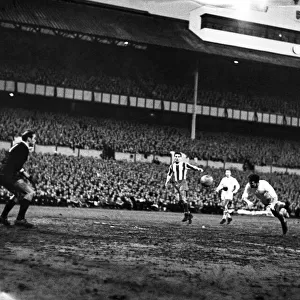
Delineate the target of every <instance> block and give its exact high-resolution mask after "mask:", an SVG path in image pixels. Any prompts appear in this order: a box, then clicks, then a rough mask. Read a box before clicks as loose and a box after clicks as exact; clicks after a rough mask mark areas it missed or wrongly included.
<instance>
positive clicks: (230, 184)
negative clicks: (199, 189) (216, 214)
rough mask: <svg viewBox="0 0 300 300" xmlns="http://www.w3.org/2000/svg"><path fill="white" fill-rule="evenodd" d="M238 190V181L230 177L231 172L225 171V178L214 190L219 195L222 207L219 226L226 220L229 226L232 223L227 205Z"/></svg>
mask: <svg viewBox="0 0 300 300" xmlns="http://www.w3.org/2000/svg"><path fill="white" fill-rule="evenodd" d="M239 189H240V184H239V183H238V181H237V180H236V179H235V178H234V177H232V176H231V171H230V170H226V171H225V177H223V178H222V180H221V181H220V184H219V185H218V187H217V188H216V192H217V193H221V194H220V196H221V200H222V205H223V207H224V210H223V217H222V220H221V222H220V224H224V223H225V222H226V220H227V224H230V223H231V221H232V217H231V215H230V213H229V211H228V205H229V204H230V202H231V201H232V199H233V195H235V194H236V193H237V192H238V190H239Z"/></svg>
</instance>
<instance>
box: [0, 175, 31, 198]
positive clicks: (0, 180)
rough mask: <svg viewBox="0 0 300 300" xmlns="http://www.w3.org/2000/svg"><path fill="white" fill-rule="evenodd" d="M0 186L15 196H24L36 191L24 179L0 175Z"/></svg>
mask: <svg viewBox="0 0 300 300" xmlns="http://www.w3.org/2000/svg"><path fill="white" fill-rule="evenodd" d="M0 185H2V186H3V187H4V188H6V189H7V190H8V191H9V192H11V193H12V194H14V195H15V196H24V195H26V194H28V193H31V192H33V191H34V189H33V188H32V186H31V185H30V184H29V183H28V182H27V181H26V180H24V179H21V178H20V179H15V180H14V179H10V178H6V177H5V176H1V175H0Z"/></svg>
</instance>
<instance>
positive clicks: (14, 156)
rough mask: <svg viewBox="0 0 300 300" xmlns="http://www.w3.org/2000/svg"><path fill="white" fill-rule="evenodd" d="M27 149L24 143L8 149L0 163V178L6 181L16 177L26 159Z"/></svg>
mask: <svg viewBox="0 0 300 300" xmlns="http://www.w3.org/2000/svg"><path fill="white" fill-rule="evenodd" d="M28 155H29V148H28V146H27V144H26V143H24V142H20V143H18V144H16V145H14V146H13V147H11V148H10V149H9V151H8V152H7V153H6V156H5V158H4V159H3V161H2V162H1V163H0V176H3V177H5V178H6V179H8V180H12V179H13V178H15V177H17V175H18V173H19V172H20V170H21V169H22V168H23V165H24V164H25V162H26V161H27V159H28Z"/></svg>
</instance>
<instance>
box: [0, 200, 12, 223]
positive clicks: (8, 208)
mask: <svg viewBox="0 0 300 300" xmlns="http://www.w3.org/2000/svg"><path fill="white" fill-rule="evenodd" d="M15 204H16V202H15V201H13V200H8V201H7V203H6V205H5V207H4V209H3V211H2V214H1V217H2V218H4V219H6V218H7V216H8V214H9V212H10V211H11V210H12V209H13V207H14V206H15Z"/></svg>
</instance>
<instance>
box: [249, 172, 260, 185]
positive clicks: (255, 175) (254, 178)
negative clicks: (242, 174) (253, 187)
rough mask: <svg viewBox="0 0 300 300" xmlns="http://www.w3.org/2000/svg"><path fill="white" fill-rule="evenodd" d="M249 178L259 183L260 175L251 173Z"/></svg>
mask: <svg viewBox="0 0 300 300" xmlns="http://www.w3.org/2000/svg"><path fill="white" fill-rule="evenodd" d="M248 179H249V181H250V182H251V181H253V182H256V183H258V182H259V175H257V174H250V175H249V176H248Z"/></svg>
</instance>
